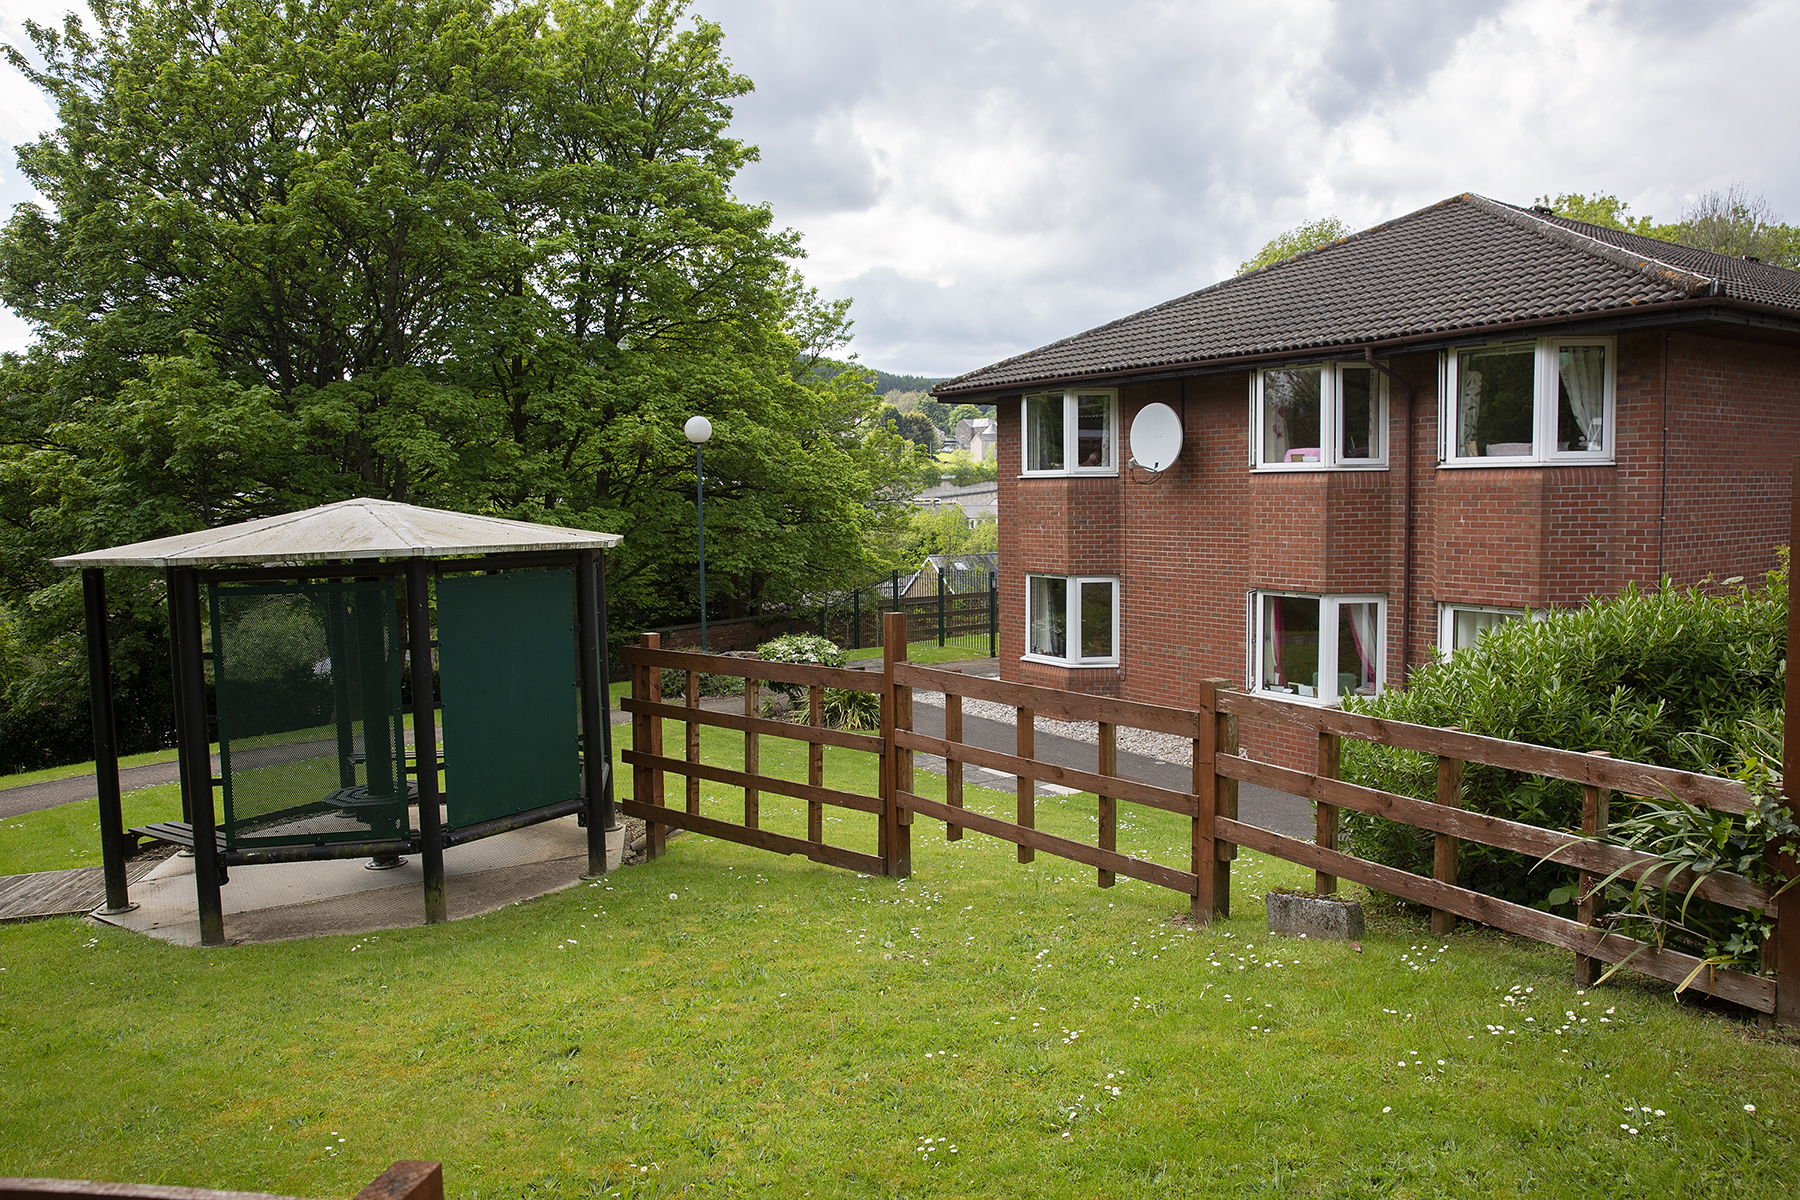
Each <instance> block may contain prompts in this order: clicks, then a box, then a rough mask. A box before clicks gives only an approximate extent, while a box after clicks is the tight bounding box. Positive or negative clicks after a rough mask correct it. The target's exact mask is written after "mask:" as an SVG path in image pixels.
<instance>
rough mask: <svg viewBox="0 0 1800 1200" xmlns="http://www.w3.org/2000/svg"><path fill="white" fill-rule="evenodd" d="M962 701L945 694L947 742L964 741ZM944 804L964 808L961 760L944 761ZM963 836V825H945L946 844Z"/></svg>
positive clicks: (959, 698)
mask: <svg viewBox="0 0 1800 1200" xmlns="http://www.w3.org/2000/svg"><path fill="white" fill-rule="evenodd" d="M962 699H963V698H962V697H961V696H959V695H957V694H956V693H955V692H946V693H944V740H945V741H947V742H960V741H962V739H963V720H962ZM944 803H945V804H948V805H949V806H950V807H951V808H961V807H962V806H963V765H962V759H960V758H949V759H945V760H944ZM962 835H963V827H962V826H961V825H954V824H950V823H948V822H946V823H945V825H944V840H945V841H946V842H960V841H962Z"/></svg>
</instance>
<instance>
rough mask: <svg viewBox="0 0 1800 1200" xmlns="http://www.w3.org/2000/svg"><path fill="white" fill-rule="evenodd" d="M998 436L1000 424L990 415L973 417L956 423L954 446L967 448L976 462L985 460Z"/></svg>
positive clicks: (992, 449)
mask: <svg viewBox="0 0 1800 1200" xmlns="http://www.w3.org/2000/svg"><path fill="white" fill-rule="evenodd" d="M999 438H1000V425H999V422H997V421H995V420H994V418H992V417H973V418H969V419H966V420H962V421H958V422H957V423H956V448H957V449H958V450H967V451H968V452H969V457H970V458H972V459H974V460H975V461H976V462H986V461H987V459H988V458H989V456H991V455H992V454H993V453H994V447H995V445H996V444H997V443H998V441H999Z"/></svg>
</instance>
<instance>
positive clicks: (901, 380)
mask: <svg viewBox="0 0 1800 1200" xmlns="http://www.w3.org/2000/svg"><path fill="white" fill-rule="evenodd" d="M862 369H863V370H865V371H867V372H868V373H869V374H870V375H871V376H873V377H874V384H875V390H876V391H878V392H880V393H882V394H883V395H886V394H887V393H889V392H928V391H930V390H931V389H932V388H934V387H936V386H937V385H938V384H940V383H942V382H944V381H943V379H939V378H934V377H932V376H927V375H890V374H888V373H887V372H886V371H877V370H876V369H875V368H873V367H864V368H862Z"/></svg>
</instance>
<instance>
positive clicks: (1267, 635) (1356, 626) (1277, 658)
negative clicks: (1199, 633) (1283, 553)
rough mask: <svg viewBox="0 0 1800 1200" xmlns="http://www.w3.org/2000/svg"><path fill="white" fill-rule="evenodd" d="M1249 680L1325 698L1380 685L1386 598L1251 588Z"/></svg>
mask: <svg viewBox="0 0 1800 1200" xmlns="http://www.w3.org/2000/svg"><path fill="white" fill-rule="evenodd" d="M1250 624H1251V631H1252V632H1251V639H1250V644H1251V658H1252V662H1251V668H1250V679H1251V686H1252V687H1253V688H1255V690H1257V691H1259V692H1269V693H1276V694H1281V695H1287V696H1297V697H1300V698H1301V699H1305V700H1316V701H1319V702H1321V703H1325V704H1330V703H1334V702H1336V701H1339V700H1342V699H1343V698H1344V697H1346V696H1372V695H1374V694H1375V693H1376V692H1377V691H1379V690H1380V689H1381V683H1382V678H1383V674H1384V670H1385V668H1384V665H1383V663H1384V660H1385V659H1386V657H1387V654H1386V647H1387V602H1386V601H1385V600H1384V599H1382V598H1381V597H1380V596H1311V595H1297V594H1293V593H1283V592H1253V593H1251V597H1250Z"/></svg>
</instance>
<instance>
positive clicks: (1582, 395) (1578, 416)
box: [1558, 346, 1606, 450]
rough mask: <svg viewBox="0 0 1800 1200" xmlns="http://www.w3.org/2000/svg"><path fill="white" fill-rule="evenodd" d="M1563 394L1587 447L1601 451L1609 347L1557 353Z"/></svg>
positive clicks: (1567, 350)
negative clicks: (1585, 439) (1607, 349)
mask: <svg viewBox="0 0 1800 1200" xmlns="http://www.w3.org/2000/svg"><path fill="white" fill-rule="evenodd" d="M1558 358H1559V360H1560V362H1559V371H1560V374H1561V375H1562V394H1563V399H1564V401H1566V402H1567V404H1568V406H1569V411H1570V412H1571V413H1573V414H1574V416H1575V420H1576V423H1577V424H1579V425H1580V426H1581V431H1582V433H1583V434H1585V435H1586V437H1587V448H1588V449H1589V450H1599V449H1602V448H1603V447H1604V443H1605V439H1606V347H1605V346H1564V347H1563V348H1562V350H1561V351H1560V352H1559V354H1558Z"/></svg>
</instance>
